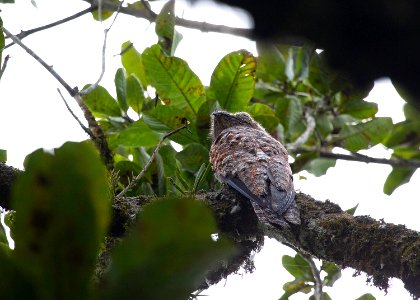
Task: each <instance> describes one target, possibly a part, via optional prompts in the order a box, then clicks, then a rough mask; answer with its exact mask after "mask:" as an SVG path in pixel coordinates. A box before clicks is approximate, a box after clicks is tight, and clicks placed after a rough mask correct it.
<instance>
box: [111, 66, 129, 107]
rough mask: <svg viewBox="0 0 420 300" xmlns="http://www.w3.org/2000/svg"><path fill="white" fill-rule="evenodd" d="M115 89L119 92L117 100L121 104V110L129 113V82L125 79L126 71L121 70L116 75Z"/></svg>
mask: <svg viewBox="0 0 420 300" xmlns="http://www.w3.org/2000/svg"><path fill="white" fill-rule="evenodd" d="M114 82H115V88H116V90H117V100H118V103H119V104H120V107H121V109H122V110H123V111H124V112H127V110H128V105H127V80H126V77H125V71H124V69H123V68H119V69H118V70H117V72H116V73H115V79H114Z"/></svg>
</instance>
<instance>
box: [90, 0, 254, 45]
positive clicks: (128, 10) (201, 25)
mask: <svg viewBox="0 0 420 300" xmlns="http://www.w3.org/2000/svg"><path fill="white" fill-rule="evenodd" d="M87 2H89V3H91V5H92V7H95V8H96V1H95V0H91V1H87ZM102 9H104V10H110V11H116V10H118V3H112V2H110V1H102ZM120 12H121V13H123V14H126V15H130V16H134V17H137V18H142V19H145V20H148V21H149V22H154V21H155V19H156V14H155V13H153V14H152V13H150V10H147V9H137V8H133V7H121V9H120ZM175 24H176V25H178V26H182V27H185V28H191V29H197V30H200V31H202V32H217V33H223V34H231V35H236V36H241V37H245V38H252V37H253V34H252V30H251V29H246V28H235V27H229V26H224V25H215V24H209V23H206V22H197V21H192V20H186V19H182V18H178V17H176V18H175Z"/></svg>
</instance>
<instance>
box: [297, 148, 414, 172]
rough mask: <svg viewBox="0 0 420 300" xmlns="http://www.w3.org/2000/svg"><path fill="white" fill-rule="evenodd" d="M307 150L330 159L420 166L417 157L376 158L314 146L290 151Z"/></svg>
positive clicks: (298, 152)
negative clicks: (335, 151)
mask: <svg viewBox="0 0 420 300" xmlns="http://www.w3.org/2000/svg"><path fill="white" fill-rule="evenodd" d="M307 152H316V153H317V154H318V155H319V157H323V158H329V159H341V160H347V161H355V162H362V163H367V164H369V163H373V164H382V165H390V166H392V167H400V168H414V169H417V168H420V160H415V159H398V158H376V157H371V156H367V155H364V154H360V153H351V154H342V153H333V152H331V151H327V150H320V149H317V148H314V147H301V148H297V149H293V150H291V151H290V152H289V153H293V154H295V155H296V154H300V153H307Z"/></svg>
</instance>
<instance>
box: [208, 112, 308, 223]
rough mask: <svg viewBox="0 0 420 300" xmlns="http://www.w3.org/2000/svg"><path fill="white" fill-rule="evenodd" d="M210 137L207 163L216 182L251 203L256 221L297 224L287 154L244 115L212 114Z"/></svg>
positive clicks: (242, 113)
mask: <svg viewBox="0 0 420 300" xmlns="http://www.w3.org/2000/svg"><path fill="white" fill-rule="evenodd" d="M211 137H212V141H213V143H212V145H211V148H210V162H211V163H212V165H213V171H214V174H215V176H216V178H217V179H218V180H219V181H220V182H222V183H226V184H227V185H229V186H230V187H232V188H233V189H235V190H236V191H238V192H239V193H241V194H242V195H243V196H245V197H246V198H248V199H249V200H251V203H252V206H253V208H254V211H255V213H256V214H257V216H258V218H259V219H260V220H263V221H268V222H270V223H274V224H277V225H280V226H282V227H283V226H288V224H287V223H292V224H296V225H299V224H300V215H299V210H298V208H297V206H296V203H295V191H294V187H293V177H292V171H291V169H290V165H289V163H288V154H287V150H286V149H285V148H284V146H283V145H282V144H281V143H280V142H279V141H277V140H275V139H274V138H273V137H271V136H270V135H269V134H268V133H267V132H266V131H265V129H264V128H263V127H261V125H260V124H258V123H257V122H256V121H255V120H254V119H252V117H251V116H250V115H249V114H247V113H244V112H239V113H234V114H232V113H228V112H225V111H216V112H214V113H212V121H211ZM286 221H287V222H286Z"/></svg>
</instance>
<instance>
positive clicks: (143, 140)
mask: <svg viewBox="0 0 420 300" xmlns="http://www.w3.org/2000/svg"><path fill="white" fill-rule="evenodd" d="M159 139H160V136H159V134H158V133H156V132H154V131H153V130H151V129H150V128H149V126H147V125H146V123H145V122H144V120H143V119H141V120H138V121H136V122H134V123H131V124H130V125H129V126H128V127H127V128H126V129H123V130H122V131H120V132H118V133H116V134H113V135H111V136H110V137H109V146H110V147H111V149H115V148H117V147H141V146H144V147H151V146H156V145H157V144H158V142H159Z"/></svg>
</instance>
